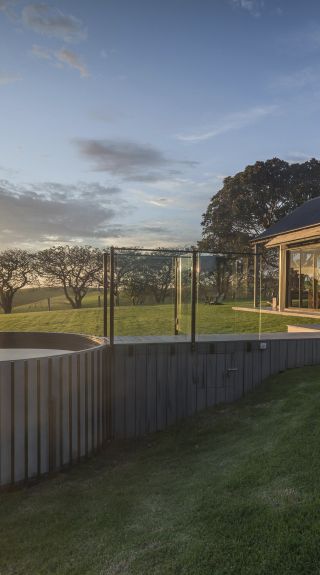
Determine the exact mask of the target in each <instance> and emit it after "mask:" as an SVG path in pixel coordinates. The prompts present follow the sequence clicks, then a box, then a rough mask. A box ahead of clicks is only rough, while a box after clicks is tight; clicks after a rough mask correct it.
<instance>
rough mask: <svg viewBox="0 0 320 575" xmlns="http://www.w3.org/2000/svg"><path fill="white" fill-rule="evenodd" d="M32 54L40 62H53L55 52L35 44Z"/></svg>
mask: <svg viewBox="0 0 320 575" xmlns="http://www.w3.org/2000/svg"><path fill="white" fill-rule="evenodd" d="M31 54H32V56H34V57H35V58H39V60H52V55H53V51H52V50H49V49H48V48H45V47H44V46H39V45H38V44H34V45H33V46H32V49H31Z"/></svg>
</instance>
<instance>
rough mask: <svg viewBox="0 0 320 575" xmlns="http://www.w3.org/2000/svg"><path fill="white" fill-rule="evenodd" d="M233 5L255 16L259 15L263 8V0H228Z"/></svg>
mask: <svg viewBox="0 0 320 575" xmlns="http://www.w3.org/2000/svg"><path fill="white" fill-rule="evenodd" d="M230 2H231V4H232V5H233V6H236V7H237V8H241V9H243V10H245V11H246V12H249V14H251V15H252V16H254V17H255V18H257V17H259V16H261V14H262V11H263V9H264V5H265V3H264V0H230Z"/></svg>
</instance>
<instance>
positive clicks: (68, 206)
mask: <svg viewBox="0 0 320 575" xmlns="http://www.w3.org/2000/svg"><path fill="white" fill-rule="evenodd" d="M120 195H121V191H120V189H119V188H116V187H108V186H102V185H101V184H99V183H90V184H88V183H83V182H82V183H81V182H80V183H79V184H77V185H63V184H60V183H56V182H47V183H43V184H29V185H13V184H11V183H10V182H8V181H7V180H1V181H0V204H1V211H0V241H1V244H4V243H5V244H7V245H13V244H14V245H25V244H29V245H30V246H32V245H41V244H45V243H50V242H51V243H52V241H54V240H53V239H52V238H58V239H59V241H64V242H69V241H73V240H74V238H77V239H78V240H83V241H86V242H88V241H89V242H93V243H94V242H95V239H96V238H100V237H102V236H104V235H106V234H108V227H109V225H110V223H111V222H112V220H113V219H114V218H115V217H116V216H117V214H118V212H119V210H120V209H121V212H122V211H124V212H125V211H126V209H127V206H126V204H125V203H124V202H123V201H122V199H121V197H120ZM11 230H12V231H11ZM56 241H58V240H56Z"/></svg>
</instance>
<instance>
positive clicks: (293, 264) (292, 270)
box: [287, 251, 300, 307]
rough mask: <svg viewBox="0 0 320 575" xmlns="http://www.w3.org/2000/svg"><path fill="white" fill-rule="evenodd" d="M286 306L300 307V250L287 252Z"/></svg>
mask: <svg viewBox="0 0 320 575" xmlns="http://www.w3.org/2000/svg"><path fill="white" fill-rule="evenodd" d="M288 257H289V265H288V302H287V306H288V307H300V252H294V251H291V252H289V256H288Z"/></svg>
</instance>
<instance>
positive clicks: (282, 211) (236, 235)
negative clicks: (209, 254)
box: [199, 158, 320, 252]
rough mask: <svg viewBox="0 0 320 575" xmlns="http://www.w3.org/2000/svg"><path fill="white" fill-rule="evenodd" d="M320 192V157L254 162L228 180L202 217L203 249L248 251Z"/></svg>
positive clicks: (201, 242)
mask: <svg viewBox="0 0 320 575" xmlns="http://www.w3.org/2000/svg"><path fill="white" fill-rule="evenodd" d="M319 195H320V161H319V160H316V159H314V158H313V159H311V160H309V161H307V162H304V163H301V164H299V163H295V164H290V163H288V162H285V161H284V160H280V159H279V158H273V159H271V160H267V161H265V162H260V161H258V162H256V163H255V164H253V165H249V166H247V167H246V168H245V170H243V171H242V172H239V173H237V174H236V175H235V176H229V177H227V178H225V179H224V182H223V187H222V188H221V190H219V191H218V192H217V193H216V194H215V195H214V196H213V198H212V199H211V201H210V203H209V205H208V208H207V210H206V212H205V213H204V214H203V219H202V240H201V241H200V242H199V248H200V249H201V250H202V251H206V250H210V251H216V252H226V251H243V250H247V249H248V248H249V242H250V240H251V239H252V238H254V237H255V236H257V235H258V234H260V233H262V232H263V231H264V230H265V229H266V228H268V227H269V226H271V225H272V224H273V223H275V222H276V221H277V220H279V219H280V218H282V217H284V216H285V215H287V214H288V213H290V212H291V211H292V210H294V209H295V208H296V207H298V206H299V205H301V204H302V203H303V202H305V201H306V200H309V199H311V198H314V197H317V196H319Z"/></svg>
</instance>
